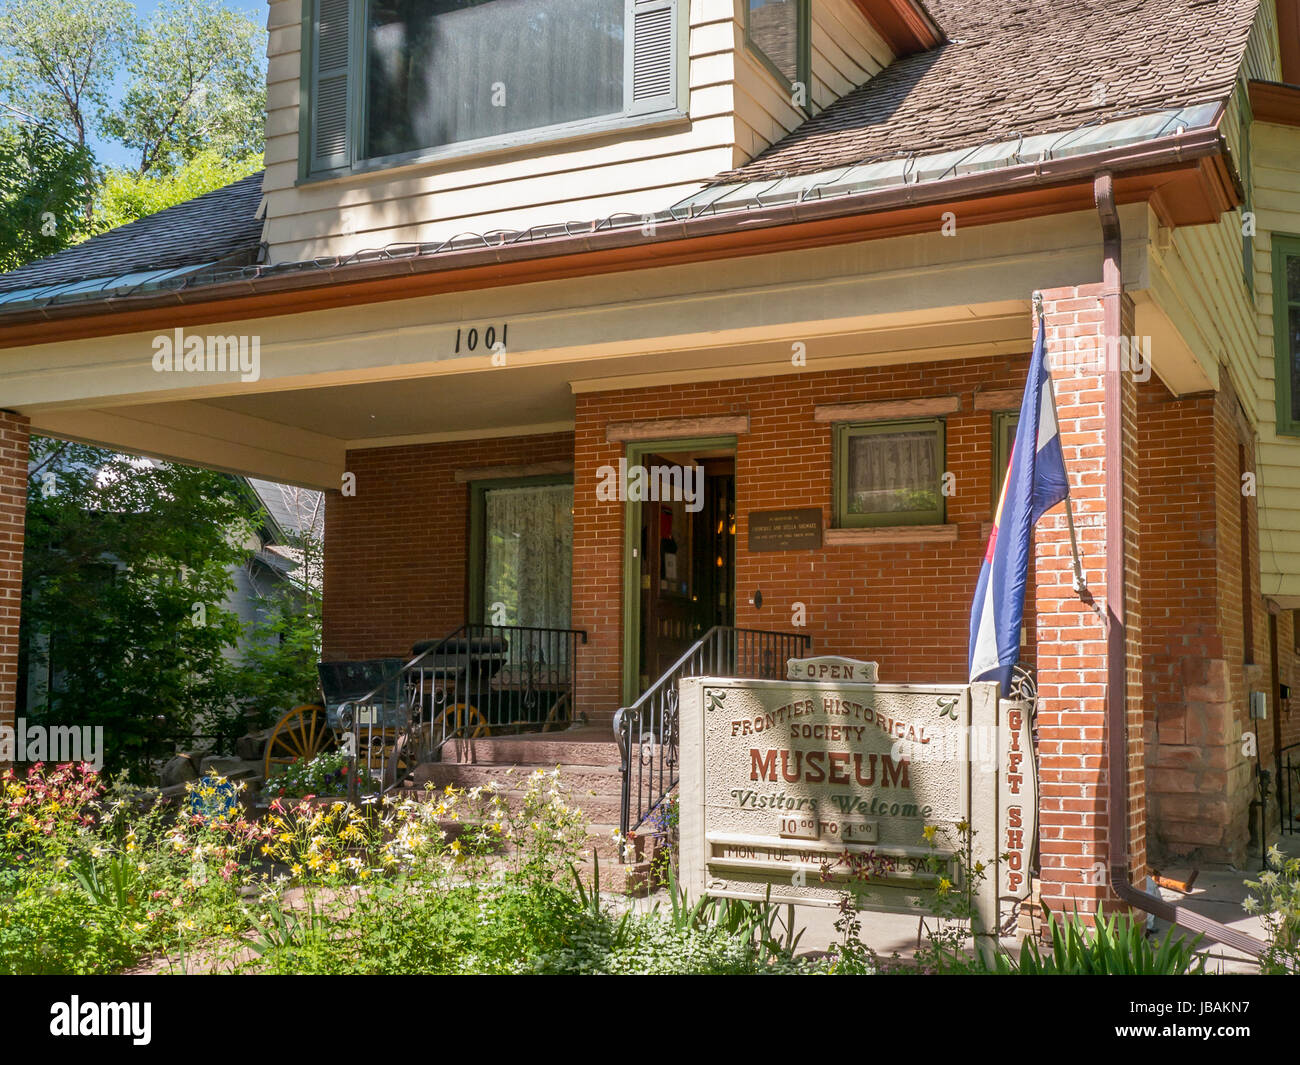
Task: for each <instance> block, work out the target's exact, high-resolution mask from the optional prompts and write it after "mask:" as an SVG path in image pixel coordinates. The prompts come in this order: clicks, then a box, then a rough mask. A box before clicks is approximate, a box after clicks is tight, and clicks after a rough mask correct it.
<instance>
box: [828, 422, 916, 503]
mask: <svg viewBox="0 0 1300 1065" xmlns="http://www.w3.org/2000/svg"><path fill="white" fill-rule="evenodd" d="M934 443H935V436H934V433H933V432H932V431H906V430H904V431H899V432H893V433H871V434H866V435H863V436H855V437H852V438H850V440H849V446H848V453H849V511H850V513H853V514H887V513H893V512H897V511H908V510H926V509H928V508H930V507H933V506H935V505H936V504H937V502H938V483H939V467H938V456H937V455H936V454H935V451H936V449H935V446H934Z"/></svg>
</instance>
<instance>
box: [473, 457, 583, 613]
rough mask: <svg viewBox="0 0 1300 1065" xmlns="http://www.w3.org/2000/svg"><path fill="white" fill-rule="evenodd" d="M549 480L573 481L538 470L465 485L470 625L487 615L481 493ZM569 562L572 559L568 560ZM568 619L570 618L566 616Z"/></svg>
mask: <svg viewBox="0 0 1300 1065" xmlns="http://www.w3.org/2000/svg"><path fill="white" fill-rule="evenodd" d="M551 484H567V485H572V484H573V474H571V473H556V474H541V475H539V476H536V477H496V478H489V479H488V480H484V481H471V482H470V485H469V545H468V546H469V566H468V567H467V571H466V573H467V577H468V580H469V589H468V592H469V595H468V603H467V604H466V605H467V608H468V611H467V613H466V620H467V621H468V622H469V623H470V624H471V625H481V624H486V622H487V619H486V618H484V616H483V607H484V603H483V569H484V567H485V566H486V564H487V559H486V554H487V540H486V534H487V529H486V528H485V526H484V519H485V517H486V514H487V507H486V503H485V501H484V498H483V497H484V495H485V494H486V493H487V492H490V491H492V490H493V489H496V488H525V487H528V486H539V487H540V486H542V485H551ZM570 566H572V563H570ZM569 583H570V588H569V596H570V609H572V596H573V588H572V583H573V581H572V576H570V581H569ZM570 621H572V618H570Z"/></svg>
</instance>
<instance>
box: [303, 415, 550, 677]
mask: <svg viewBox="0 0 1300 1065" xmlns="http://www.w3.org/2000/svg"><path fill="white" fill-rule="evenodd" d="M572 457H573V436H572V434H570V433H553V434H548V435H546V436H526V437H511V438H505V439H496V440H459V441H453V442H447V443H438V444H414V445H411V446H408V447H392V448H374V449H369V450H364V451H351V452H349V453H348V471H349V472H350V473H353V474H355V475H356V495H355V496H344V495H341V494H340V493H338V492H331V493H330V495H329V497H328V499H327V502H326V507H325V608H324V609H325V617H324V628H325V635H324V641H325V652H324V653H325V657H326V658H327V659H339V658H372V657H383V656H388V655H394V656H398V657H401V656H405V655H406V654H408V653H409V652H410V650H411V645H412V644H413V643H415V642H416V641H417V640H424V639H429V638H431V637H436V636H443V635H445V634H447V633H448V632H450V631H451V630H453V629H454V628H456V627H457V626H458V625H461V624H463V623H464V622H465V611H466V607H467V573H466V569H467V565H468V558H469V554H468V546H467V545H468V539H469V486H468V485H465V484H457V483H456V480H455V472H456V471H457V470H459V469H468V468H476V467H481V466H513V465H521V464H526V463H534V462H552V461H559V460H565V461H568V460H571V459H572Z"/></svg>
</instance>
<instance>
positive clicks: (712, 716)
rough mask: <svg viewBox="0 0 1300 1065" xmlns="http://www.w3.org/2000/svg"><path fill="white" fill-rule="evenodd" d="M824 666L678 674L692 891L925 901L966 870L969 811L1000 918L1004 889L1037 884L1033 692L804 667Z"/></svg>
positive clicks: (905, 907)
mask: <svg viewBox="0 0 1300 1065" xmlns="http://www.w3.org/2000/svg"><path fill="white" fill-rule="evenodd" d="M820 672H821V669H820V668H819V669H815V670H807V669H804V670H799V671H796V670H794V669H792V670H791V673H792V674H795V673H797V674H798V675H797V676H795V677H794V678H793V679H788V680H785V681H774V680H751V679H738V678H710V677H694V678H689V679H685V680H683V681H681V692H680V694H681V698H680V712H681V759H682V761H681V845H682V853H681V867H682V880H683V884H684V886H685V887H686V889H687V891H688V892H689V893H691V894H692V896H695V897H698V896H700V895H710V896H716V897H723V898H743V899H755V900H762V899H764V898H770V899H771V901H772V902H780V903H800V904H808V903H813V904H825V905H836V904H838V902H839V900H840V898H841V896H842V894H843V893H844V892H846V891H849V892H851V893H852V894H853V895H854V896H855V897H856V900H857V904H858V905H859V907H860V908H862V909H868V910H882V911H891V912H908V913H916V912H921V913H924V912H928V911H930V910H931V909H932V908H933V903H934V899H935V892H936V890H938V888H939V886H940V881H941V880H944V879H946V880H948V882H949V883H950V884H953V885H957V884H958V883H959V875H960V863H958V862H957V861H956V860H955V858H954V854H955V851H956V850H957V848H958V847H959V846H961V845H962V844H961V833H960V831H959V829H958V826H959V825H960V824H962V823H963V822H964V823H967V824H969V825H970V827H971V828H972V829H973V835H972V837H971V839H972V847H973V853H972V855H971V860H972V862H982V863H983V865H984V866H985V869H986V875H985V877H984V880H983V884H982V888H981V889H980V891H979V897H978V898H977V899H976V907H977V911H978V914H979V923H980V924H981V925H983V927H985V928H990V927H994V926H995V924H996V922H997V918H998V903H999V899H1001V900H1002V901H1004V902H1005V901H1008V900H1010V899H1016V898H1022V897H1024V896H1025V895H1026V894H1027V893H1028V885H1029V877H1028V865H1029V860H1030V855H1031V849H1032V842H1033V839H1034V837H1035V832H1036V823H1035V817H1036V812H1037V808H1036V801H1035V794H1034V777H1033V769H1032V766H1033V759H1032V753H1031V749H1030V746H1029V743H1030V733H1029V721H1028V718H1029V714H1028V708H1027V706H1026V705H1025V704H1022V703H1011V702H1008V701H1005V700H1002V701H999V699H998V689H997V686H996V685H995V684H971V685H888V684H878V683H853V682H843V681H822V680H807V679H804V677H805V676H806V675H807V674H809V673H820ZM872 673H873V674H874V670H873V671H872ZM859 675H860V674H859ZM927 829H928V830H929V831H927ZM1004 856H1005V857H1004ZM769 893H770V894H769Z"/></svg>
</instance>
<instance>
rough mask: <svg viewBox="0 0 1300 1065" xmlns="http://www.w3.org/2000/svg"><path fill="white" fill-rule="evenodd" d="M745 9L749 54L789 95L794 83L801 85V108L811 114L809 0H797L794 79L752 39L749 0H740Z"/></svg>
mask: <svg viewBox="0 0 1300 1065" xmlns="http://www.w3.org/2000/svg"><path fill="white" fill-rule="evenodd" d="M741 3H742V5H743V6H744V10H745V47H746V48H748V49H749V51H750V54H751V55H753V56H754V58H755V59H757V60H758V61H759V62H760V63H761V64H762V65H763V66H764V67H765V68H766V69H767V70H768V72H769V73H771V75H772V76H773V77H774V78H776V80H777V81H778V82H780V83H781V84H782V85H784V86H785V87H786V89H787V91H789V92H790V94H791V96H793V94H794V87H795V83H796V82H798V83H799V84H802V85H803V92H804V102H803V106H802V108H801V110H802V111H803V112H804V113H805V114H807V115H811V114H812V5H811V4H810V2H809V0H799V12H798V20H799V28H798V34H799V42H798V45H797V53H796V57H795V65H796V67H797V70H796V73H795V81H791V80H790V79H789V78H788V77H786V76H785V74H784V73H783V72H782V70H781V68H780V67H778V66H777V65H776V64H775V63H774V62H772V60H771V59H770V58H768V55H767V53H766V52H765V51H763V49H762V47H761V46H760V45H759V44H758V43H757V42H756V41H755V40H754V37H753V34H751V33H750V14H751V11H750V6H749V0H741Z"/></svg>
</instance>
